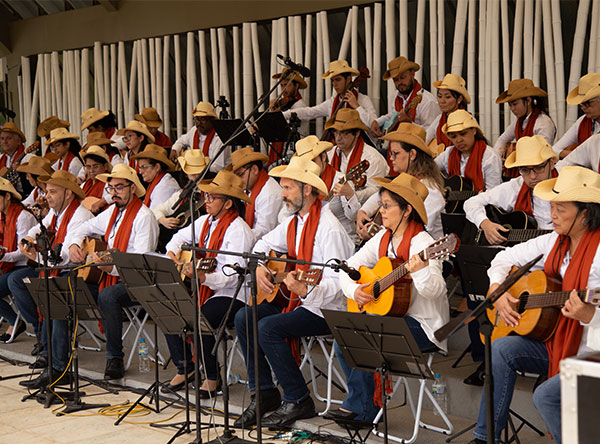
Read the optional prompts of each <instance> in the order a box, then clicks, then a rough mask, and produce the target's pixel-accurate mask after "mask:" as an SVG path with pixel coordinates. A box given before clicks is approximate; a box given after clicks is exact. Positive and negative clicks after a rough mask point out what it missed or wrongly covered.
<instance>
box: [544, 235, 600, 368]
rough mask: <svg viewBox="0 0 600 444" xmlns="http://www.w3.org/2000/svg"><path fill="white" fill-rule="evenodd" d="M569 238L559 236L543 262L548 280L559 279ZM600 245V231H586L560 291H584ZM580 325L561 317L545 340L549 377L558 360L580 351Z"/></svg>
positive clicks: (556, 366)
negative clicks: (554, 329) (553, 330)
mask: <svg viewBox="0 0 600 444" xmlns="http://www.w3.org/2000/svg"><path fill="white" fill-rule="evenodd" d="M570 243H571V238H569V237H568V236H559V237H558V238H557V239H556V242H555V243H554V246H553V247H552V251H550V254H549V255H548V258H547V259H546V262H545V263H544V272H545V273H546V275H547V276H549V277H560V274H559V271H560V266H561V264H562V262H563V260H564V257H565V254H566V253H567V251H568V250H569V245H570ZM599 244H600V229H599V230H596V231H586V233H585V234H584V235H583V237H582V238H581V240H580V241H579V245H577V250H575V253H574V254H573V257H572V258H571V261H570V262H569V265H568V267H567V270H566V272H565V275H564V277H563V280H562V290H563V291H568V290H581V289H585V288H587V285H588V279H589V275H590V269H591V267H592V263H593V261H594V256H595V255H596V250H597V249H598V245H599ZM582 333H583V326H582V325H581V324H580V323H579V321H577V320H575V319H570V318H566V317H564V316H562V315H561V316H560V318H559V321H558V326H557V328H556V331H555V332H554V335H553V336H552V337H551V338H550V339H549V340H548V341H546V349H547V350H548V360H549V368H548V378H551V377H552V376H554V375H556V374H558V372H559V371H560V366H559V365H560V361H561V360H562V359H564V358H568V357H569V356H574V355H576V354H577V352H578V351H579V344H580V343H581V335H582Z"/></svg>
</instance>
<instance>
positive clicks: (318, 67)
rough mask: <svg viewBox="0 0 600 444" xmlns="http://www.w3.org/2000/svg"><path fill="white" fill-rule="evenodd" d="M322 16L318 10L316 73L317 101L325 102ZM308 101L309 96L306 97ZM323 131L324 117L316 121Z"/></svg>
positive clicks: (318, 132)
mask: <svg viewBox="0 0 600 444" xmlns="http://www.w3.org/2000/svg"><path fill="white" fill-rule="evenodd" d="M321 21H322V16H321V13H320V12H317V25H316V28H317V63H316V71H317V72H316V75H315V84H316V85H315V102H316V103H321V102H323V100H324V99H323V87H324V82H323V80H321V76H322V75H323V72H324V71H323V26H322V23H321ZM306 102H307V103H308V97H307V98H306ZM322 132H323V119H322V118H318V119H316V121H315V133H316V134H317V135H318V136H319V137H320V136H321V134H322Z"/></svg>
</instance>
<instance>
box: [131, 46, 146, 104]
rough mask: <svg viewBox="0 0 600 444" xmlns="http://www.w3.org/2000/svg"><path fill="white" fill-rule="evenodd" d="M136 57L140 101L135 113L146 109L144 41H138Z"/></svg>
mask: <svg viewBox="0 0 600 444" xmlns="http://www.w3.org/2000/svg"><path fill="white" fill-rule="evenodd" d="M136 56H137V93H138V101H137V107H136V108H134V109H133V112H135V111H137V110H138V109H141V108H143V107H144V62H143V57H142V40H138V41H137V47H136Z"/></svg>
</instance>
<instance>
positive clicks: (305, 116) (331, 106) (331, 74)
mask: <svg viewBox="0 0 600 444" xmlns="http://www.w3.org/2000/svg"><path fill="white" fill-rule="evenodd" d="M359 74H360V73H359V71H358V70H357V69H354V68H352V67H351V66H350V65H349V64H348V62H347V61H346V60H335V61H333V62H331V63H330V64H329V69H328V70H327V71H326V72H325V73H324V74H323V75H322V76H321V78H323V79H329V80H331V84H332V86H333V89H334V94H333V95H332V96H331V97H330V98H329V99H327V100H325V101H324V102H322V103H320V104H318V105H315V106H309V107H306V108H296V109H295V110H293V111H292V110H287V111H284V113H283V117H285V118H286V119H287V120H289V119H290V117H291V116H292V112H294V113H296V115H297V116H298V118H299V119H300V120H313V119H317V118H319V117H328V118H331V117H333V113H334V111H335V110H336V109H338V106H341V108H340V109H344V108H351V109H355V110H356V111H358V113H359V114H360V119H361V120H362V121H363V123H364V124H365V125H369V124H370V123H371V121H372V120H373V119H374V118H375V117H377V113H376V112H375V107H374V106H373V102H372V101H371V99H370V98H369V96H367V95H365V94H362V93H360V92H359V91H358V89H353V90H352V91H350V90H349V88H350V85H351V84H352V77H355V76H358V75H359ZM340 103H341V105H340Z"/></svg>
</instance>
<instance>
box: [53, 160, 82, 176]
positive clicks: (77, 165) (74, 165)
mask: <svg viewBox="0 0 600 444" xmlns="http://www.w3.org/2000/svg"><path fill="white" fill-rule="evenodd" d="M62 165H63V161H62V159H58V160H57V161H56V162H54V163H53V164H52V168H54V169H55V170H60V169H62ZM81 170H83V163H81V160H80V159H79V156H75V157H73V159H72V160H71V163H70V164H69V173H71V174H72V175H73V176H75V177H79V173H81Z"/></svg>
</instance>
